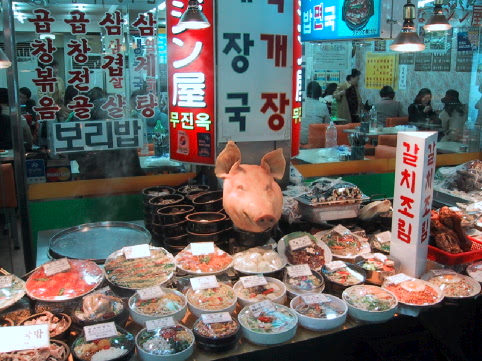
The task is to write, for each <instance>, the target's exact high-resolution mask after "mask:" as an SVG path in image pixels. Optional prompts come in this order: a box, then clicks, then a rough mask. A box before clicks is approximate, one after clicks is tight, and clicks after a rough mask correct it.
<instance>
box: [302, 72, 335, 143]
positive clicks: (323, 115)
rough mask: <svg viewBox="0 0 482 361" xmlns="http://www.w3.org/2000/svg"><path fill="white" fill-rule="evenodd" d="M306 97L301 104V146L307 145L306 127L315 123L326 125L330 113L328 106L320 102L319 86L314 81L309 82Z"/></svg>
mask: <svg viewBox="0 0 482 361" xmlns="http://www.w3.org/2000/svg"><path fill="white" fill-rule="evenodd" d="M306 96H307V98H306V99H305V100H304V102H303V104H302V114H303V117H302V119H301V140H300V143H301V144H303V145H304V144H308V127H309V126H310V124H315V123H328V122H329V121H330V112H329V111H328V106H327V105H326V104H323V103H322V102H320V100H319V99H320V96H321V86H320V84H318V82H316V81H311V82H309V83H308V86H307V87H306Z"/></svg>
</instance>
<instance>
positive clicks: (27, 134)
mask: <svg viewBox="0 0 482 361" xmlns="http://www.w3.org/2000/svg"><path fill="white" fill-rule="evenodd" d="M0 114H1V115H2V129H0V132H2V133H6V132H8V134H3V136H2V137H4V138H5V139H4V140H2V142H5V141H6V144H5V145H9V144H8V140H10V142H11V141H12V138H11V133H10V129H11V124H12V119H11V117H10V105H9V99H8V89H7V88H0ZM7 123H8V125H5V124H7ZM20 125H21V127H22V133H23V143H24V146H25V149H26V150H31V149H32V143H33V140H32V133H31V131H30V127H29V125H28V123H27V120H26V119H25V117H20ZM9 134H10V137H9ZM11 147H12V146H10V147H7V146H5V147H4V148H7V149H8V148H11ZM2 148H3V147H2Z"/></svg>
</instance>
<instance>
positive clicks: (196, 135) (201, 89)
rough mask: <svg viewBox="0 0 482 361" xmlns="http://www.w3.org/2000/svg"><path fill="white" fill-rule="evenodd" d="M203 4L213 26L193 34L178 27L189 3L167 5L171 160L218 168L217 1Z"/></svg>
mask: <svg viewBox="0 0 482 361" xmlns="http://www.w3.org/2000/svg"><path fill="white" fill-rule="evenodd" d="M199 3H200V5H201V7H202V12H203V13H204V15H205V16H206V18H207V19H208V21H209V23H210V24H211V26H210V27H208V28H205V29H195V30H193V29H184V28H181V27H178V26H177V24H178V23H179V19H180V17H181V15H182V14H183V13H184V12H185V11H186V10H187V6H188V0H181V1H179V0H168V1H166V17H167V41H168V47H167V49H168V50H167V59H168V92H169V114H168V116H169V134H170V135H169V137H170V156H171V159H173V160H178V161H181V162H187V163H199V164H214V162H215V142H216V138H215V134H214V128H215V119H214V115H215V109H216V108H215V73H214V55H215V49H214V1H212V0H204V1H199Z"/></svg>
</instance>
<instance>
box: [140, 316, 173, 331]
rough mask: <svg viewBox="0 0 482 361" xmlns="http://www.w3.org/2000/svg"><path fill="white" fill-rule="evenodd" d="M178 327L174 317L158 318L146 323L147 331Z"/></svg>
mask: <svg viewBox="0 0 482 361" xmlns="http://www.w3.org/2000/svg"><path fill="white" fill-rule="evenodd" d="M173 326H176V321H174V319H173V318H172V317H164V318H158V319H157V320H149V321H146V328H147V331H152V330H155V329H156V328H163V327H173Z"/></svg>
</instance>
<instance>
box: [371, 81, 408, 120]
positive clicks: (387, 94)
mask: <svg viewBox="0 0 482 361" xmlns="http://www.w3.org/2000/svg"><path fill="white" fill-rule="evenodd" d="M380 98H382V99H381V100H380V101H379V102H378V103H376V104H375V108H376V110H377V117H378V124H383V126H384V127H385V126H386V124H385V119H387V118H392V117H404V116H406V115H405V112H404V111H403V108H402V103H400V102H399V101H396V100H393V99H394V98H395V91H394V90H393V88H392V87H391V86H388V85H387V86H384V87H383V88H382V89H381V90H380Z"/></svg>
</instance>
